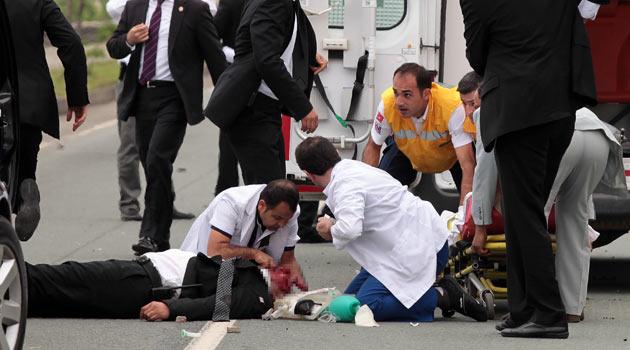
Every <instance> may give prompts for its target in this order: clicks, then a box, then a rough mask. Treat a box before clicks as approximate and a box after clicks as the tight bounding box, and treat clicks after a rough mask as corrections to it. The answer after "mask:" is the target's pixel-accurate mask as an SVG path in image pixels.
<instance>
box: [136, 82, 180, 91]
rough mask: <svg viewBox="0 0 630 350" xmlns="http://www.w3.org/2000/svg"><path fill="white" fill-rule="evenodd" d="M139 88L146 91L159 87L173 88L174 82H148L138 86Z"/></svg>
mask: <svg viewBox="0 0 630 350" xmlns="http://www.w3.org/2000/svg"><path fill="white" fill-rule="evenodd" d="M140 86H141V87H143V88H147V89H153V88H159V87H175V82H174V81H168V80H149V81H147V83H146V84H144V85H142V84H140Z"/></svg>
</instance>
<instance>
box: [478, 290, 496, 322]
mask: <svg viewBox="0 0 630 350" xmlns="http://www.w3.org/2000/svg"><path fill="white" fill-rule="evenodd" d="M481 296H482V298H483V302H484V303H485V304H486V312H487V313H488V319H489V320H494V294H492V292H491V291H489V290H485V291H483V293H482V294H481Z"/></svg>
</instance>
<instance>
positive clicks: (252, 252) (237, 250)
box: [208, 244, 258, 260]
mask: <svg viewBox="0 0 630 350" xmlns="http://www.w3.org/2000/svg"><path fill="white" fill-rule="evenodd" d="M257 252H258V250H257V249H254V248H248V247H239V246H235V245H232V244H221V245H219V246H218V247H217V248H216V249H214V250H213V251H208V255H209V256H213V255H221V256H222V257H223V259H229V258H233V257H240V258H243V259H247V260H255V259H256V253H257Z"/></svg>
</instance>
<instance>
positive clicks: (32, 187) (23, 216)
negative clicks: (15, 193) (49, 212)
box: [15, 179, 41, 242]
mask: <svg viewBox="0 0 630 350" xmlns="http://www.w3.org/2000/svg"><path fill="white" fill-rule="evenodd" d="M20 196H21V198H22V205H21V206H20V210H19V211H18V213H17V216H16V217H15V233H16V234H17V236H18V238H19V239H20V241H22V242H26V241H28V240H29V239H30V238H31V237H32V236H33V233H35V230H36V229H37V226H38V225H39V220H40V219H41V213H40V210H39V200H40V197H39V189H38V188H37V183H36V182H35V180H33V179H26V180H24V181H22V184H21V185H20Z"/></svg>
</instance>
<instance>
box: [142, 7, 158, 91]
mask: <svg viewBox="0 0 630 350" xmlns="http://www.w3.org/2000/svg"><path fill="white" fill-rule="evenodd" d="M163 2H164V0H157V7H156V8H155V11H154V12H153V15H152V16H151V22H150V23H149V40H148V41H147V43H146V44H145V46H144V62H143V64H142V73H141V74H140V84H141V85H146V84H147V82H148V81H149V80H151V79H153V77H154V76H155V59H156V57H157V48H158V37H159V34H160V18H161V17H162V3H163Z"/></svg>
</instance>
